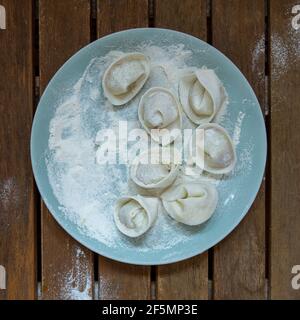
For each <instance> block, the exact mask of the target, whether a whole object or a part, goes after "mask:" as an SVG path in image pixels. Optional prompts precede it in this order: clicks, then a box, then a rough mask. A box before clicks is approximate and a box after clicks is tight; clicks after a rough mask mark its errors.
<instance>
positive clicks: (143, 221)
mask: <svg viewBox="0 0 300 320" xmlns="http://www.w3.org/2000/svg"><path fill="white" fill-rule="evenodd" d="M157 211H158V199H157V198H151V197H142V196H140V195H137V196H128V197H123V198H120V199H119V200H118V201H117V204H116V208H115V213H114V220H115V223H116V226H117V228H118V229H119V230H120V231H121V232H122V233H124V234H125V235H126V236H128V237H132V238H134V237H138V236H140V235H142V234H144V233H145V232H146V231H147V230H148V229H149V228H150V227H151V226H152V225H153V223H154V221H155V219H156V217H157Z"/></svg>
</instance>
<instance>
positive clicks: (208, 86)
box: [179, 69, 227, 124]
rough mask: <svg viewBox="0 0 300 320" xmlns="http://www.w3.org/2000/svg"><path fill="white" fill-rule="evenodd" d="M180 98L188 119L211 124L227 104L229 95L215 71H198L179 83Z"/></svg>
mask: <svg viewBox="0 0 300 320" xmlns="http://www.w3.org/2000/svg"><path fill="white" fill-rule="evenodd" d="M179 98H180V103H181V105H182V108H183V110H184V112H185V114H186V115H187V116H188V118H189V119H190V120H191V121H192V122H194V123H196V124H201V123H206V122H210V121H211V120H212V119H213V118H214V116H215V115H216V114H217V112H218V111H219V110H220V109H221V108H222V106H223V104H225V103H227V94H226V91H225V88H224V87H223V86H222V84H221V82H220V80H219V79H218V77H217V75H216V74H215V72H214V71H213V70H210V69H198V70H196V71H195V72H193V73H190V74H188V75H186V76H184V77H183V78H182V79H181V80H180V82H179Z"/></svg>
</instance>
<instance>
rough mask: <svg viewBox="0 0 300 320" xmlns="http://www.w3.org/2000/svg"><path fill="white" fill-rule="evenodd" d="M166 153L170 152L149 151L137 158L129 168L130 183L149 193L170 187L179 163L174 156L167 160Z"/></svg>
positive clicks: (160, 150) (168, 150)
mask: <svg viewBox="0 0 300 320" xmlns="http://www.w3.org/2000/svg"><path fill="white" fill-rule="evenodd" d="M167 152H168V153H169V152H171V151H170V149H169V148H166V149H164V148H158V149H153V150H151V149H150V150H146V151H144V152H142V153H141V154H140V155H139V156H137V157H136V158H135V159H134V160H133V162H132V164H131V167H130V176H131V179H132V181H133V182H134V183H135V184H136V185H138V186H139V187H141V188H143V189H147V190H149V191H151V190H152V191H155V190H161V189H165V188H167V187H168V186H170V185H171V184H172V183H173V182H174V180H175V179H176V177H177V174H178V171H179V163H178V159H175V158H176V157H175V156H174V155H173V156H172V155H171V156H170V157H168V159H167V157H166V154H165V155H164V153H167ZM172 158H173V159H172ZM162 159H164V161H162ZM175 160H176V161H175Z"/></svg>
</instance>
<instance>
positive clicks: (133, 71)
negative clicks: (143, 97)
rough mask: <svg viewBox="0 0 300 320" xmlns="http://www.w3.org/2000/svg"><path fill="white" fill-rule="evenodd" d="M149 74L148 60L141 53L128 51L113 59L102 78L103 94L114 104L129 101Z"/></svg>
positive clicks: (117, 104)
mask: <svg viewBox="0 0 300 320" xmlns="http://www.w3.org/2000/svg"><path fill="white" fill-rule="evenodd" d="M149 74H150V61H149V59H148V58H147V57H146V56H145V55H143V54H142V53H137V52H134V53H129V54H125V55H123V56H121V57H120V58H119V59H118V60H117V61H114V62H113V63H112V64H111V65H110V66H109V67H108V68H107V70H106V71H105V73H104V75H103V79H102V87H103V91H104V95H105V96H106V97H107V99H108V100H109V101H110V102H111V103H112V104H113V105H115V106H119V105H122V104H125V103H127V102H128V101H130V100H131V99H132V98H133V97H134V96H135V95H136V94H137V93H138V92H139V91H140V90H141V89H142V87H143V85H144V84H145V82H146V81H147V79H148V77H149Z"/></svg>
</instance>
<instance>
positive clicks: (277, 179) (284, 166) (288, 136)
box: [269, 0, 300, 299]
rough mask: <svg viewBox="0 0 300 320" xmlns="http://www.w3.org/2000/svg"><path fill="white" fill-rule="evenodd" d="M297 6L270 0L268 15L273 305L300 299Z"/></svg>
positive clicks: (299, 48) (299, 36)
mask: <svg viewBox="0 0 300 320" xmlns="http://www.w3.org/2000/svg"><path fill="white" fill-rule="evenodd" d="M296 4H300V3H299V1H296V0H287V1H279V0H272V1H270V12H269V14H270V20H269V21H270V22H269V23H270V44H271V50H270V54H271V56H270V60H271V61H270V63H271V64H270V66H271V74H270V77H271V83H270V99H271V175H272V184H271V239H270V241H271V253H270V262H271V266H270V276H271V279H270V286H271V298H272V299H300V290H299V289H298V290H295V289H293V288H292V285H291V281H292V277H293V276H295V275H296V274H292V272H291V271H292V267H293V266H294V265H300V229H299V226H300V215H299V208H300V197H299V194H300V187H299V180H300V166H299V163H300V150H299V145H300V135H299V132H300V109H299V101H300V90H299V86H300V45H299V44H300V30H299V29H298V30H297V31H296V30H295V29H293V28H292V18H293V17H295V14H292V7H293V6H294V5H296ZM298 13H299V12H298ZM298 283H299V280H298Z"/></svg>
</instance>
